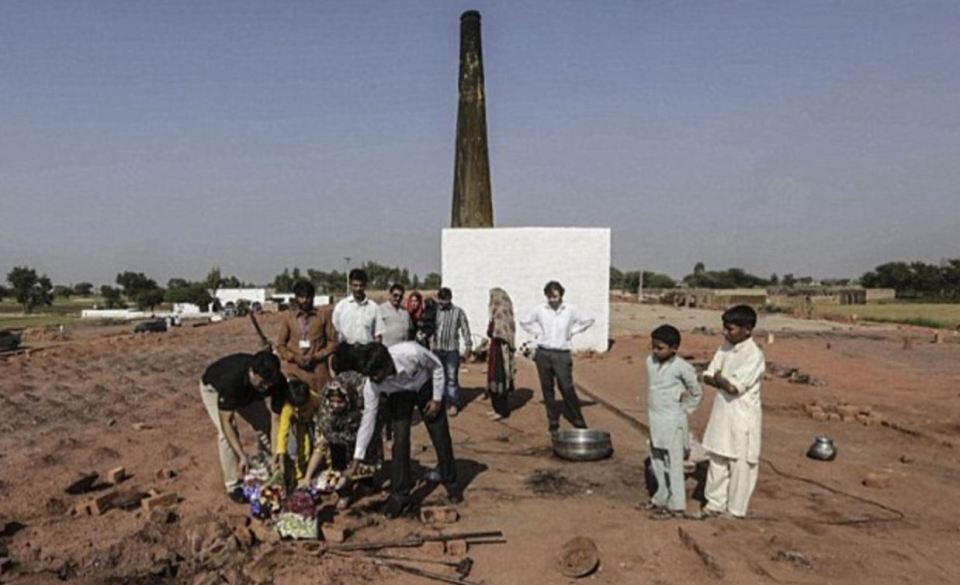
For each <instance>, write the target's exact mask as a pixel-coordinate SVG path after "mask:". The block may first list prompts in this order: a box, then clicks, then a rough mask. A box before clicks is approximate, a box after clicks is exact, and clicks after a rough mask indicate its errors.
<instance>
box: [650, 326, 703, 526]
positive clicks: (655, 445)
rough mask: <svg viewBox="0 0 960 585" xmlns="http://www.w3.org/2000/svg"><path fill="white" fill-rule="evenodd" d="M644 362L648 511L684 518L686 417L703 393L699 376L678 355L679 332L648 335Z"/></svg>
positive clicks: (666, 330) (665, 329) (658, 515)
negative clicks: (651, 490)
mask: <svg viewBox="0 0 960 585" xmlns="http://www.w3.org/2000/svg"><path fill="white" fill-rule="evenodd" d="M650 337H651V340H650V345H651V353H650V355H649V356H648V357H647V382H648V384H647V388H648V390H647V410H648V412H649V420H650V467H651V468H652V469H653V475H654V477H656V479H657V492H656V493H655V494H653V497H652V498H650V503H649V504H648V505H647V509H650V510H653V513H652V515H651V518H653V519H655V520H663V519H668V518H678V517H683V516H684V515H685V514H686V510H687V502H686V490H685V486H684V476H683V452H684V448H685V447H686V442H687V432H688V431H687V428H688V426H687V415H688V414H689V413H691V412H693V411H694V410H695V409H696V408H697V405H698V404H699V403H700V397H701V396H702V395H703V391H702V390H701V389H700V383H699V382H698V381H697V371H696V370H694V369H693V366H691V365H690V364H689V363H688V362H687V361H686V360H685V359H683V358H682V357H679V356H678V355H677V350H678V349H679V348H680V332H679V331H677V329H676V328H675V327H672V326H670V325H661V326H660V327H657V328H656V329H654V331H653V333H651V334H650Z"/></svg>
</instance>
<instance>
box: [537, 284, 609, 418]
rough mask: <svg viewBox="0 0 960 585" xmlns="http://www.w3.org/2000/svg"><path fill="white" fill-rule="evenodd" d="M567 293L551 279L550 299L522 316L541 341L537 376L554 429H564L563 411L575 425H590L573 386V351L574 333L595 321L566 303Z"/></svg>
mask: <svg viewBox="0 0 960 585" xmlns="http://www.w3.org/2000/svg"><path fill="white" fill-rule="evenodd" d="M563 293H564V288H563V286H562V285H561V284H560V283H559V282H557V281H555V280H551V281H550V282H548V283H547V285H546V286H545V287H543V294H544V296H546V297H547V302H546V303H543V304H542V305H537V306H536V307H534V308H533V309H532V310H530V311H529V312H528V313H527V314H526V315H525V316H524V317H522V318H521V319H520V326H521V327H523V328H524V329H525V330H526V331H527V332H528V333H530V334H531V335H533V336H535V337H536V340H537V357H536V364H537V375H538V376H539V378H540V388H541V390H542V391H543V402H544V404H545V405H546V409H547V422H548V424H549V429H550V431H551V432H553V431H555V430H557V429H559V428H560V420H559V419H560V412H562V413H563V416H564V418H566V419H567V421H569V422H570V424H572V425H573V426H574V427H576V428H578V429H585V428H587V423H586V422H585V421H584V420H583V414H582V413H581V412H580V399H579V398H578V397H577V391H576V389H575V388H574V386H573V358H572V357H571V356H570V350H571V349H572V348H573V345H572V344H571V339H572V338H573V336H574V335H577V334H578V333H582V332H584V331H586V330H587V329H589V328H590V326H591V325H593V321H594V320H593V319H592V318H589V317H587V316H585V315H583V314H582V313H581V312H580V310H579V309H577V308H576V307H574V306H573V305H571V304H568V303H564V302H563ZM554 380H556V384H558V385H559V386H560V395H561V396H562V397H563V405H562V409H559V412H558V408H557V404H556V400H555V397H554V396H555V395H554Z"/></svg>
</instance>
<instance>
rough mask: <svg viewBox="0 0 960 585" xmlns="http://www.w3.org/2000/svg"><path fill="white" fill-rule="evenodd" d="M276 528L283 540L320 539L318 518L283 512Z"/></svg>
mask: <svg viewBox="0 0 960 585" xmlns="http://www.w3.org/2000/svg"><path fill="white" fill-rule="evenodd" d="M275 526H276V529H277V532H278V533H279V534H280V536H282V537H283V538H294V539H316V538H318V537H319V528H318V526H317V517H316V516H309V517H307V516H303V515H301V514H298V513H296V512H281V513H280V514H278V515H277V518H276V522H275Z"/></svg>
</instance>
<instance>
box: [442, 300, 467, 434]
mask: <svg viewBox="0 0 960 585" xmlns="http://www.w3.org/2000/svg"><path fill="white" fill-rule="evenodd" d="M461 337H462V338H463V345H464V348H465V349H464V353H463V355H464V356H469V355H470V352H471V351H472V350H473V341H472V340H471V339H470V323H469V321H468V320H467V314H466V313H464V312H463V309H461V308H460V307H458V306H456V305H454V304H453V292H452V291H451V290H450V289H449V288H447V287H443V288H441V289H440V290H439V291H437V312H436V332H435V333H434V337H433V353H435V354H437V357H438V358H440V362H441V363H442V364H443V369H444V371H445V373H446V376H447V385H446V388H445V389H444V392H443V393H444V396H445V397H446V401H447V414H448V415H450V416H457V413H459V412H460V338H461ZM464 359H465V358H464Z"/></svg>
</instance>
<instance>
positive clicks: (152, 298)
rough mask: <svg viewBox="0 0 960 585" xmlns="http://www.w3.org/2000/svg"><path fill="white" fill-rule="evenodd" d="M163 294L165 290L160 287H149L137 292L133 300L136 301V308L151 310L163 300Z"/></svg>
mask: <svg viewBox="0 0 960 585" xmlns="http://www.w3.org/2000/svg"><path fill="white" fill-rule="evenodd" d="M165 295H166V292H165V291H164V290H163V289H162V288H150V289H145V290H141V291H140V292H138V293H137V296H136V298H135V299H134V300H135V301H136V303H137V308H139V309H140V310H141V311H146V310H147V309H150V310H151V311H152V310H153V308H154V307H156V306H157V305H159V304H160V303H162V302H163V299H164V296H165Z"/></svg>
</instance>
